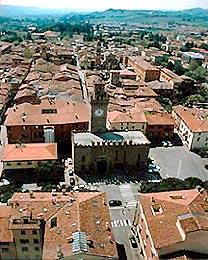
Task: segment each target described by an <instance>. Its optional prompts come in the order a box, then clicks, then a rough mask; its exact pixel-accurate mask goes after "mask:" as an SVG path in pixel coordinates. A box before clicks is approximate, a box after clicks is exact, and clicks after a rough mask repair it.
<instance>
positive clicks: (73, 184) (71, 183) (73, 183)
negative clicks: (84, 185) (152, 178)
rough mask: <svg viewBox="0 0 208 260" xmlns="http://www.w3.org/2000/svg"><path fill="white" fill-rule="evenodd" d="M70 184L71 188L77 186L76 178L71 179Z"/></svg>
mask: <svg viewBox="0 0 208 260" xmlns="http://www.w3.org/2000/svg"><path fill="white" fill-rule="evenodd" d="M69 183H70V185H71V186H75V179H74V178H70V179H69Z"/></svg>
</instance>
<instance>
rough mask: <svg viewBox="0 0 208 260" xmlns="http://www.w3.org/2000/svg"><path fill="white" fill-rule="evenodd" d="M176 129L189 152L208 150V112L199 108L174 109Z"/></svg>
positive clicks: (180, 107) (177, 107) (178, 107)
mask: <svg viewBox="0 0 208 260" xmlns="http://www.w3.org/2000/svg"><path fill="white" fill-rule="evenodd" d="M172 115H173V118H174V120H175V128H176V130H177V132H178V134H179V136H180V137H181V139H182V141H183V143H184V144H185V145H186V146H187V147H188V148H189V150H195V149H198V150H208V119H207V115H208V111H207V110H205V109H198V108H186V107H183V106H175V107H173V112H172Z"/></svg>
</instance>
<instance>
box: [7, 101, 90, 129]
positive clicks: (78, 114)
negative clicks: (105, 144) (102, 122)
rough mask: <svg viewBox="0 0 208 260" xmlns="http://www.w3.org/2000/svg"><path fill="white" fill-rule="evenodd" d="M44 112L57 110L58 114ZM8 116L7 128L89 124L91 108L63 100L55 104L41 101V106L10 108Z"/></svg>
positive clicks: (27, 104)
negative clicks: (44, 111) (45, 111)
mask: <svg viewBox="0 0 208 260" xmlns="http://www.w3.org/2000/svg"><path fill="white" fill-rule="evenodd" d="M43 110H50V111H51V110H53V111H55V110H56V112H57V113H42V111H43ZM23 114H24V115H25V116H23ZM6 115H7V117H6V120H5V123H4V124H5V125H6V126H16V125H61V124H73V123H80V122H89V119H90V108H89V106H88V105H87V104H86V103H84V102H75V101H71V100H69V101H66V100H61V99H58V100H55V102H49V101H48V100H41V103H40V104H35V105H32V104H29V103H24V104H20V105H18V106H16V108H14V107H13V108H9V109H8V110H7V112H6ZM23 117H24V119H23Z"/></svg>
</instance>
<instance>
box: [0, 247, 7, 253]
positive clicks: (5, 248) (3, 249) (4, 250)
mask: <svg viewBox="0 0 208 260" xmlns="http://www.w3.org/2000/svg"><path fill="white" fill-rule="evenodd" d="M1 250H2V253H7V252H8V251H9V248H7V247H2V249H1Z"/></svg>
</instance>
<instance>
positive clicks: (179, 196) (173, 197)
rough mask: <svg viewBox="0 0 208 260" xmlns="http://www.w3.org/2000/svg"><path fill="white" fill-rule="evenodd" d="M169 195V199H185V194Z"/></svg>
mask: <svg viewBox="0 0 208 260" xmlns="http://www.w3.org/2000/svg"><path fill="white" fill-rule="evenodd" d="M170 197H171V199H173V200H182V199H185V198H186V197H185V196H183V195H172V196H170Z"/></svg>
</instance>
